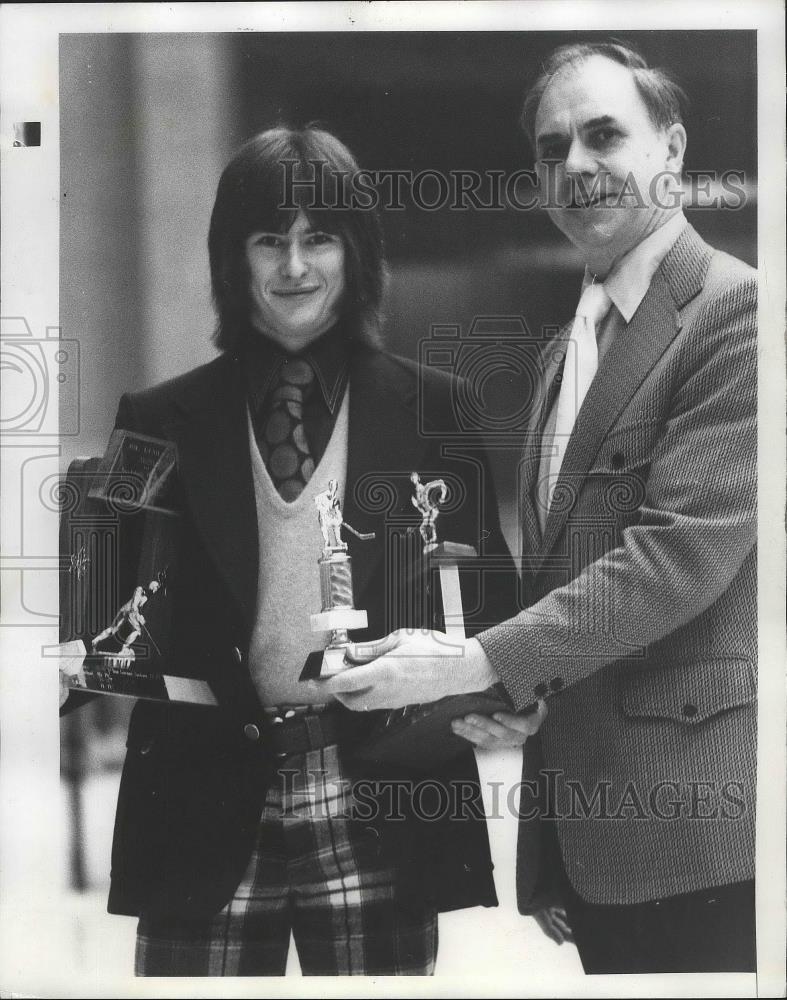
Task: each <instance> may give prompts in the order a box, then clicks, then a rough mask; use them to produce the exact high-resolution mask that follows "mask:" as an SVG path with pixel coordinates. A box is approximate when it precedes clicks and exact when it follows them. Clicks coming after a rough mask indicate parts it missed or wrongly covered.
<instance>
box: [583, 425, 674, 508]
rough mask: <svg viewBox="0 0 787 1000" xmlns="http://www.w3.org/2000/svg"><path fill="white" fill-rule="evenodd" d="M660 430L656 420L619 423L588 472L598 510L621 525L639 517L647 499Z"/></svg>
mask: <svg viewBox="0 0 787 1000" xmlns="http://www.w3.org/2000/svg"><path fill="white" fill-rule="evenodd" d="M658 433H659V423H658V422H657V421H656V420H640V421H637V422H627V423H626V424H624V425H623V426H620V427H615V428H614V429H613V430H612V431H611V432H610V433H609V434H608V435H607V437H606V438H605V439H604V442H603V444H602V445H601V448H600V449H599V451H598V454H597V455H596V457H595V459H594V461H593V463H592V465H591V467H590V470H589V472H588V485H589V486H591V488H592V489H593V494H594V507H595V508H596V511H597V512H601V513H603V514H604V515H605V516H608V517H610V518H611V519H613V520H615V521H617V522H618V523H619V525H620V526H621V527H626V526H627V525H629V524H632V523H634V522H635V521H636V517H637V511H638V510H639V508H640V507H641V506H642V504H643V503H644V501H645V496H646V493H647V482H648V475H649V473H650V463H651V457H652V454H653V450H654V448H655V446H656V442H657V439H658Z"/></svg>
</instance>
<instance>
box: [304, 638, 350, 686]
mask: <svg viewBox="0 0 787 1000" xmlns="http://www.w3.org/2000/svg"><path fill="white" fill-rule="evenodd" d="M346 648H347V647H346V646H328V648H327V649H322V650H315V652H313V653H309V655H308V656H307V657H306V663H305V665H304V667H303V670H302V671H301V673H300V676H299V677H298V680H299V681H317V680H325V678H326V677H335V676H336V674H340V673H342V672H343V671H345V670H347V668H348V667H349V666H350V664H349V663H345V660H344V651H345V649H346Z"/></svg>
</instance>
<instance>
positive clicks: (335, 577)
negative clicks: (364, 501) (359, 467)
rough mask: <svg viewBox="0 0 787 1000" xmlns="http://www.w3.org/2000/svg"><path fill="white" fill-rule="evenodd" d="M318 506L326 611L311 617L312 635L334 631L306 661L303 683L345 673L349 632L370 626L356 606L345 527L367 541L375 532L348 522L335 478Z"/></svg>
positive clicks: (321, 568) (322, 592) (319, 497)
mask: <svg viewBox="0 0 787 1000" xmlns="http://www.w3.org/2000/svg"><path fill="white" fill-rule="evenodd" d="M314 503H315V505H316V507H317V516H318V519H319V522H320V531H321V532H322V537H323V550H322V555H321V557H320V559H319V560H318V565H319V567H320V597H321V602H322V608H321V610H320V611H319V612H318V613H317V614H314V615H312V616H311V628H312V632H327V631H330V633H331V637H330V639H329V641H328V645H327V646H326V647H325V649H324V650H323V651H322V652H319V651H317V652H314V653H310V654H309V656H308V657H307V658H306V665H305V667H304V668H303V670H302V671H301V675H300V678H299V679H300V680H302V681H307V680H315V679H317V678H318V677H332V676H333V675H334V674H338V673H340V672H341V671H342V670H345V669H346V668H347V664H346V663H345V661H344V654H345V651H346V649H347V647H348V646H349V645H350V639H349V636H348V635H347V633H348V631H349V630H350V629H358V628H366V626H367V625H368V624H369V621H368V617H367V614H366V612H365V611H359V610H357V609H356V608H355V607H354V605H353V580H352V559H351V557H350V556H349V555H348V554H347V543H346V542H344V541H342V528H346V529H347V530H348V531H350V532H352V534H354V535H355V536H356V538H360V539H361V541H364V542H365V541H370V540H371V539H373V538H374V532H370V533H367V534H363V533H361V532H358V531H356V530H355V528H353V527H352V526H351V525H349V524H346V523H345V521H344V518H343V517H342V510H341V506H340V504H339V484H338V482H337V481H336V480H335V479H330V480H329V481H328V489H327V490H323V492H322V493H318V494H317V496H316V497H315V498H314Z"/></svg>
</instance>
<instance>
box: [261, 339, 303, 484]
mask: <svg viewBox="0 0 787 1000" xmlns="http://www.w3.org/2000/svg"><path fill="white" fill-rule="evenodd" d="M313 382H314V369H313V368H312V366H311V365H310V364H309V362H308V361H305V360H304V359H303V358H295V359H293V360H288V361H287V362H286V363H285V364H283V365H281V367H280V368H279V371H278V375H277V379H276V382H275V384H274V386H273V389H272V391H271V392H270V393H269V394H268V396H267V397H266V403H265V405H264V407H263V410H262V416H263V420H262V422H261V423H262V426H261V428H260V427H259V425H258V427H257V429H256V438H257V445H258V447H259V449H260V455H261V456H262V460H263V461H264V462H265V465H266V467H267V469H268V472H269V474H270V477H271V479H272V480H273V485H274V486H275V487H276V489H277V490H278V491H279V494H280V496H281V497H282V499H283V500H286V501H287V502H288V503H291V502H292V501H293V500H295V499H297V498H298V497H299V496H300V495H301V493H302V492H303V488H304V487H305V486H306V484H307V483H308V481H309V480H310V479H311V477H312V473H313V472H314V459H313V458H312V455H311V452H310V450H309V443H308V441H307V440H306V432H305V430H304V427H303V399H304V394H305V393H306V391H307V390H308V388H309V387H310V386H311V385H312V383H313Z"/></svg>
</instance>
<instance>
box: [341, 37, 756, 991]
mask: <svg viewBox="0 0 787 1000" xmlns="http://www.w3.org/2000/svg"><path fill="white" fill-rule="evenodd" d="M680 104H681V92H680V90H679V88H678V87H677V86H676V85H675V84H674V83H673V82H672V81H671V80H670V79H669V77H668V76H667V75H666V74H664V73H663V72H661V71H658V70H654V69H651V68H649V67H648V66H647V64H646V63H645V62H644V60H643V59H642V58H641V57H640V56H639V55H638V54H637V53H636V52H634V51H633V50H631V49H629V48H627V47H626V46H623V45H619V44H612V43H592V44H582V45H570V46H564V47H562V48H560V49H558V50H556V51H555V52H554V53H552V55H551V56H550V57H549V58H548V59H547V60H546V62H545V64H544V66H543V71H542V73H541V74H540V76H539V78H538V80H537V81H536V83H535V85H534V87H533V88H532V90H531V91H530V93H529V95H528V97H527V99H526V102H525V107H524V114H523V123H524V125H525V127H526V129H527V131H528V132H529V134H530V135H531V138H532V139H533V142H534V145H535V150H536V156H537V161H538V169H539V173H540V183H541V185H542V191H543V194H544V201H545V204H546V208H547V211H548V212H549V215H550V217H551V218H552V220H553V221H554V222H555V224H556V225H557V226H558V228H559V229H560V230H561V231H562V232H563V233H564V234H565V235H566V236H567V237H568V238H569V240H570V241H571V242H572V243H573V244H574V246H575V247H576V248H577V249H578V250H579V251H580V252H581V254H582V256H583V257H584V261H585V265H586V267H585V276H584V280H583V283H582V292H581V296H580V299H579V304H578V306H577V309H576V316H575V319H574V321H573V323H572V324H571V326H570V327H569V329H568V330H566V331H563V332H562V333H561V334H560V335H559V336H558V338H557V339H556V340H554V341H552V342H551V343H550V344H548V345H547V347H546V349H545V352H544V372H543V376H544V393H543V397H542V398H543V400H544V404H543V406H542V407H541V409H540V412H539V413H538V414H537V417H536V419H535V420H534V422H533V425H532V426H531V428H530V431H529V433H528V436H527V441H526V443H525V449H524V453H523V458H522V466H521V470H520V482H521V483H522V484H523V488H522V512H521V517H522V533H523V570H524V586H525V589H526V594H527V604H528V607H527V608H526V610H524V611H522V612H521V613H520V614H518V615H517V616H515V617H514V618H512V619H510V620H508V621H505V622H502V623H501V624H499V625H497V626H495V627H493V628H490V629H488V630H486V631H484V632H481V633H479V634H478V635H477V637H475V638H473V639H470V640H469V641H468V642H467V643H466V646H465V651H464V655H463V656H461V657H456V656H454V657H453V658H452V659H447V657H446V655H444V654H445V653H446V644H445V641H444V637H441V636H439V635H434V636H432V637H430V638H428V639H426V640H424V639H418V638H416V639H410V640H406V641H403V640H402V639H401V638H400V637H395V638H393V639H389V640H386V641H383V642H382V643H380V644H378V646H377V648H375V649H373V650H371V651H368V652H366V655H364V653H365V651H364V650H358V651H356V652H357V656H356V659H357V660H358V661H359V662H361V663H362V665H360V666H358V667H356V668H355V669H353V670H350V671H347V672H346V673H345V674H343V675H340V676H338V677H336V678H333V679H332V680H331V681H329V682H327V686H328V689H329V690H330V691H331V692H332V693H334V694H336V695H337V697H339V698H340V699H341V700H342V701H343V702H344V703H345V704H346V705H348V706H350V707H361V703H362V705H368V706H371V707H379V706H381V705H385V706H391V705H392V706H395V705H398V704H403V703H405V702H407V701H426V700H429V699H435V698H441V697H444V696H446V695H450V694H454V693H458V692H460V691H468V690H473V689H480V688H484V687H486V686H487V685H488V684H490V683H494V682H496V681H502V683H503V685H504V686H505V688H506V690H507V691H508V694H509V695H510V697H511V698H512V700H513V702H514V704H515V706H516V707H517V708H520V709H521V708H524V707H526V706H527V705H529V704H531V703H533V702H534V701H535V700H536V699H538V698H544V699H547V701H548V703H549V716H548V718H547V720H546V721H545V723H544V725H543V726H542V728H541V731H540V733H539V737H538V739H537V740H532V741H530V744H528V746H527V757H528V759H529V765H528V766H527V767H526V771H527V773H528V777H529V778H532V782H531V784H527V785H525V786H524V789H523V801H522V805H521V810H522V813H523V823H522V825H521V827H520V865H519V866H518V871H519V885H518V888H519V894H520V907H521V908H523V909H524V910H525V911H527V909H528V908H529V907H533V906H537V905H538V904H537V900H538V898H539V895H541V896H542V898H543V895H544V893H545V892H546V891H547V890H550V891H558V892H559V893H560V894H561V896H562V898H563V900H564V902H565V904H566V909H567V912H568V919H569V923H570V925H571V929H572V931H573V933H574V936H575V940H576V943H577V946H578V948H579V952H580V956H581V958H582V962H583V965H584V967H585V970H586V972H589V973H591V972H598V973H603V972H682V971H685V972H689V971H702V972H708V971H716V972H721V971H753V969H754V967H755V949H754V881H753V879H754V819H755V763H756V704H755V700H756V691H757V683H756V651H757V646H756V639H757V632H756V621H757V606H756V554H755V541H756V523H757V522H756V517H757V494H756V456H757V438H756V402H757V399H756V391H757V388H756V387H757V354H756V346H757V343H756V341H757V335H756V303H757V285H756V275H755V272H754V271H753V270H752V269H751V268H750V267H748V266H747V265H745V264H744V263H742V262H741V261H739V260H736V259H735V258H733V257H730V256H728V255H727V254H725V253H721V252H719V251H716V250H714V249H712V248H711V247H709V246H708V245H707V244H706V243H705V242H704V241H703V240H702V239H701V238H700V237H699V236H698V234H697V233H696V232H695V230H694V229H693V228H692V227H691V226H690V225H689V224H688V223H687V222H686V220H685V218H684V216H683V213H682V211H681V209H680V200H679V194H680V191H679V187H680V172H681V168H682V164H683V154H684V150H685V147H686V130H685V127H684V125H683V121H682V117H681V112H680ZM381 652H382V653H383V655H382V656H381V657H380V658H379V659H377V660H376V661H375V662H364V661H366V660H368V656H369V655H371V653H377V654H379V653H381ZM449 652H450V651H449ZM455 729H456V731H457V732H460V733H462V734H463V735H465V736H466V737H467V738H468V739H471V740H472V741H473V742H480V741H482V740H485V741H487V742H488V741H489V739H490V736H491V734H490V731H489V724H488V723H487V722H485V721H484V720H482V719H480V718H476V719H474V720H472V722H471V723H469V722H468V721H467V720H464V721H457V722H456V723H455ZM537 753H540V754H541V755H542V760H541V763H540V766H539V765H538V763H537V762H536V761H535V760H534V757H535V755H536V754H537ZM537 779H538V780H537ZM527 793H531V794H532V796H533V797H534V798H535V799H539V800H540V801H539V802H537V803H535V804H534V803H533V801H532V800H531V799H530V797H529V795H528V794H527ZM536 813H540V815H541V820H540V822H538V823H534V822H532V821H531V820H532V818H533V816H534V815H536Z"/></svg>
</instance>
